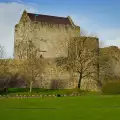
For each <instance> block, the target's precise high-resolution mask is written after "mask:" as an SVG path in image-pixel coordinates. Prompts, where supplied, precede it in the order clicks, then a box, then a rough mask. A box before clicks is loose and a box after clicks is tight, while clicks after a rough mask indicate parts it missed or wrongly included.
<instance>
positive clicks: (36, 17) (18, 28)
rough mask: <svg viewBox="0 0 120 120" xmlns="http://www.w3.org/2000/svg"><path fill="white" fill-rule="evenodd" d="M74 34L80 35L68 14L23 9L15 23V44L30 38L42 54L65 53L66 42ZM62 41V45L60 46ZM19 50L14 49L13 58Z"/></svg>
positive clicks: (46, 55) (49, 55)
mask: <svg viewBox="0 0 120 120" xmlns="http://www.w3.org/2000/svg"><path fill="white" fill-rule="evenodd" d="M75 36H80V27H79V26H76V25H75V24H74V23H73V21H72V19H71V18H70V16H68V17H57V16H49V15H42V14H33V13H27V11H24V12H23V14H22V17H21V19H20V21H19V23H18V24H17V25H15V45H17V44H18V43H19V42H20V41H27V40H32V41H33V42H34V44H36V46H38V47H40V49H41V51H45V52H42V53H41V54H43V56H44V57H45V58H46V57H49V58H51V57H59V56H63V55H67V49H66V47H67V46H65V45H66V42H67V41H68V40H69V39H70V38H71V37H75ZM61 43H64V45H63V46H64V49H63V46H60V44H61ZM18 56H19V52H18V51H17V49H14V58H16V59H17V58H19V57H18Z"/></svg>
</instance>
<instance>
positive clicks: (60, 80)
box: [14, 11, 99, 90]
mask: <svg viewBox="0 0 120 120" xmlns="http://www.w3.org/2000/svg"><path fill="white" fill-rule="evenodd" d="M84 38H86V40H87V42H86V46H87V47H88V48H90V49H94V51H95V52H96V53H98V52H99V41H98V39H97V38H94V37H83V36H81V35H80V27H79V26H76V25H75V24H74V22H73V21H72V19H71V17H70V16H68V17H56V16H49V15H41V14H33V13H27V11H24V12H23V14H22V17H21V19H20V21H19V23H18V24H17V25H15V40H14V45H15V46H16V45H17V44H18V43H19V42H22V41H23V42H25V41H28V40H32V42H33V43H34V44H35V46H36V47H40V50H41V51H40V54H42V56H43V58H44V59H45V60H46V61H47V63H46V64H47V65H46V66H47V67H46V68H45V73H44V74H43V75H42V79H38V80H36V82H35V83H34V87H41V88H51V86H52V83H53V82H57V88H60V89H71V88H76V87H77V81H78V75H77V73H71V72H69V71H67V70H64V69H62V68H61V67H58V66H57V65H56V64H57V63H56V61H55V60H56V59H57V58H59V57H69V54H70V53H71V51H74V50H75V49H79V41H80V40H83V39H84ZM68 41H76V42H75V43H77V44H75V45H74V46H73V47H70V48H69V46H68V44H67V43H68ZM76 45H77V46H76ZM21 50H22V46H21ZM20 54H21V52H20V50H19V51H18V50H17V48H16V47H14V58H15V59H24V58H22V57H21V56H20ZM94 69H95V71H97V70H98V66H97V65H96V67H95V68H94ZM95 76H96V77H95V78H93V79H91V80H88V79H85V80H83V81H82V83H81V88H82V89H86V86H89V87H88V89H91V90H96V89H97V83H96V82H95V80H94V79H96V80H98V73H96V75H95Z"/></svg>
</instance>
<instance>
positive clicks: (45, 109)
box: [8, 108, 57, 110]
mask: <svg viewBox="0 0 120 120" xmlns="http://www.w3.org/2000/svg"><path fill="white" fill-rule="evenodd" d="M56 109H57V108H8V110H56Z"/></svg>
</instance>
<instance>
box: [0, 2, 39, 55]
mask: <svg viewBox="0 0 120 120" xmlns="http://www.w3.org/2000/svg"><path fill="white" fill-rule="evenodd" d="M24 9H26V10H27V11H29V12H33V13H34V12H38V11H37V10H36V9H35V4H24V3H22V1H19V2H18V3H17V2H12V3H0V44H2V45H3V46H4V47H5V50H6V52H7V55H8V56H11V57H12V56H13V50H14V26H15V24H17V23H18V21H19V19H20V17H21V14H22V12H23V10H24Z"/></svg>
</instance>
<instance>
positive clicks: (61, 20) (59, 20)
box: [27, 13, 71, 25]
mask: <svg viewBox="0 0 120 120" xmlns="http://www.w3.org/2000/svg"><path fill="white" fill-rule="evenodd" d="M27 14H28V16H29V18H30V19H31V20H32V21H37V22H47V23H48V24H64V25H71V23H70V21H69V19H68V18H67V17H66V18H65V17H56V16H49V15H41V14H37V15H36V14H32V13H27Z"/></svg>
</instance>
